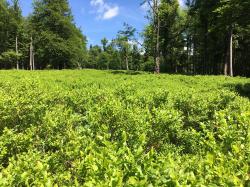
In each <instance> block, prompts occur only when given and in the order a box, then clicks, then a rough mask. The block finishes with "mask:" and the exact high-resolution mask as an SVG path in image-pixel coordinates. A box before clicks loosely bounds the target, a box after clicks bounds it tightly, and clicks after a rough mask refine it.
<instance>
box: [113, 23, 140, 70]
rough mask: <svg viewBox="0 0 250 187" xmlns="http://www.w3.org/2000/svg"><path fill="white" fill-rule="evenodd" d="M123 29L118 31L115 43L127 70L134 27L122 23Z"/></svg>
mask: <svg viewBox="0 0 250 187" xmlns="http://www.w3.org/2000/svg"><path fill="white" fill-rule="evenodd" d="M123 26H124V29H123V30H121V31H119V32H118V36H117V39H116V41H117V45H118V47H119V48H120V51H121V53H122V54H123V56H124V59H125V64H126V70H129V53H130V51H131V42H133V40H134V36H135V31H136V29H135V28H133V27H132V26H130V25H128V24H127V23H124V25H123Z"/></svg>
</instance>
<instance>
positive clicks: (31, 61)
mask: <svg viewBox="0 0 250 187" xmlns="http://www.w3.org/2000/svg"><path fill="white" fill-rule="evenodd" d="M33 60H34V56H33V39H32V37H31V38H30V70H33Z"/></svg>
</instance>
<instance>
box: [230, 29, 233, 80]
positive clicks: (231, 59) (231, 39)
mask: <svg viewBox="0 0 250 187" xmlns="http://www.w3.org/2000/svg"><path fill="white" fill-rule="evenodd" d="M229 37H230V41H229V56H230V58H229V64H230V76H231V77H233V29H232V27H231V28H230V35H229Z"/></svg>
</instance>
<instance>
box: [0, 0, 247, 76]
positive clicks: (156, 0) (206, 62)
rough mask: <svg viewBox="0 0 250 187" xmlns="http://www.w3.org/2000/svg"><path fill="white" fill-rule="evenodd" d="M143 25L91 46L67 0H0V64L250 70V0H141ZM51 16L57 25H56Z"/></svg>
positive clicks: (6, 66)
mask: <svg viewBox="0 0 250 187" xmlns="http://www.w3.org/2000/svg"><path fill="white" fill-rule="evenodd" d="M138 6H147V9H148V11H147V15H146V17H147V19H148V24H147V25H146V26H145V28H144V30H143V32H142V33H139V34H140V37H141V38H142V40H140V39H138V37H136V33H137V31H136V29H135V28H134V27H133V26H132V25H130V24H129V23H124V27H123V28H121V29H120V31H118V32H117V35H116V36H115V37H114V38H113V39H112V40H107V39H106V38H105V37H104V38H103V39H102V40H101V41H100V43H101V45H91V44H90V45H89V46H88V41H87V36H85V35H84V33H83V32H82V31H81V29H80V28H78V27H77V26H76V24H75V22H74V17H73V15H72V12H71V8H70V6H69V2H68V1H67V0H35V1H34V3H33V11H32V13H31V14H30V15H29V16H26V17H24V16H22V10H21V8H20V5H19V0H11V1H6V0H0V68H1V69H25V70H44V69H84V68H91V69H101V70H109V69H112V70H134V71H149V72H156V73H160V72H162V73H177V74H190V75H197V74H203V75H223V74H224V75H230V76H250V61H249V59H250V56H249V55H250V19H249V17H250V1H249V0H230V1H229V0H208V1H204V0H187V1H186V5H185V6H184V7H183V6H180V4H179V1H178V0H144V1H143V0H142V1H138ZM55 23H56V24H55Z"/></svg>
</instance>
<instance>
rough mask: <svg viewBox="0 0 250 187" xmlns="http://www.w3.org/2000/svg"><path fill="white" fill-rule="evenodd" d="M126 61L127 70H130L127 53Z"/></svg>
mask: <svg viewBox="0 0 250 187" xmlns="http://www.w3.org/2000/svg"><path fill="white" fill-rule="evenodd" d="M125 61H126V68H127V71H129V65H128V55H127V54H126V57H125Z"/></svg>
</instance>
